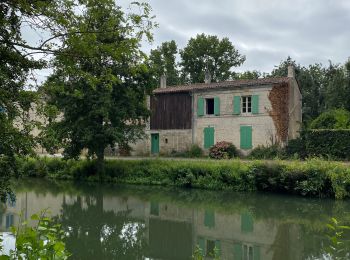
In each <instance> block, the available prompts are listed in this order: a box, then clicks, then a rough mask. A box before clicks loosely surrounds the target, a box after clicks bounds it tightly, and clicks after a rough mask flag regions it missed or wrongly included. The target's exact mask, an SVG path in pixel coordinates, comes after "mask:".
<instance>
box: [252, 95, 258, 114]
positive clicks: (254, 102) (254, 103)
mask: <svg viewBox="0 0 350 260" xmlns="http://www.w3.org/2000/svg"><path fill="white" fill-rule="evenodd" d="M252 113H253V114H259V95H253V96H252Z"/></svg>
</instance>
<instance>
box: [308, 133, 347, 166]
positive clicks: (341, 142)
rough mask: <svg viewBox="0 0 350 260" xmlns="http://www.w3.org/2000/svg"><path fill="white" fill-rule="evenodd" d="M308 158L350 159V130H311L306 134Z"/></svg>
mask: <svg viewBox="0 0 350 260" xmlns="http://www.w3.org/2000/svg"><path fill="white" fill-rule="evenodd" d="M306 153H307V155H308V156H324V157H328V158H332V159H347V160H349V159H350V130H347V129H344V130H311V131H308V132H307V134H306Z"/></svg>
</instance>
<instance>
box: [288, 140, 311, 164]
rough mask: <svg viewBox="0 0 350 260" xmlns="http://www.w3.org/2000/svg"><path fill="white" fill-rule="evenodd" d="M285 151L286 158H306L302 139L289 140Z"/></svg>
mask: <svg viewBox="0 0 350 260" xmlns="http://www.w3.org/2000/svg"><path fill="white" fill-rule="evenodd" d="M285 150H286V155H287V156H288V157H292V156H295V155H297V156H298V158H300V159H305V158H306V157H307V154H306V146H305V139H304V138H302V137H299V138H296V139H292V140H290V141H289V142H288V145H287V147H286V149H285Z"/></svg>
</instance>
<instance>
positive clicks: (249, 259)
mask: <svg viewBox="0 0 350 260" xmlns="http://www.w3.org/2000/svg"><path fill="white" fill-rule="evenodd" d="M243 259H246V260H254V251H253V246H252V245H246V244H243Z"/></svg>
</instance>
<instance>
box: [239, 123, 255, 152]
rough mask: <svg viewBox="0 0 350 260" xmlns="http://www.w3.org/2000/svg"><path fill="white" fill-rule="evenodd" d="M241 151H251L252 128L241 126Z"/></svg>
mask: <svg viewBox="0 0 350 260" xmlns="http://www.w3.org/2000/svg"><path fill="white" fill-rule="evenodd" d="M240 134H241V149H245V150H248V149H252V147H253V142H252V127H251V126H241V129H240Z"/></svg>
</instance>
